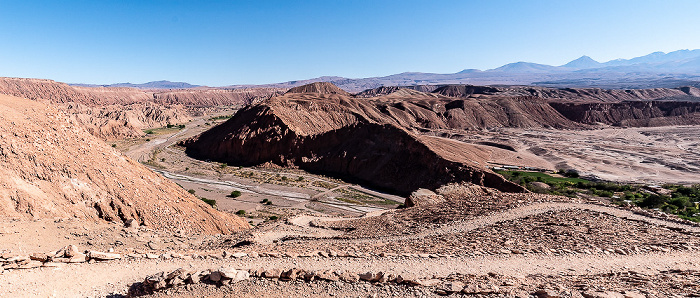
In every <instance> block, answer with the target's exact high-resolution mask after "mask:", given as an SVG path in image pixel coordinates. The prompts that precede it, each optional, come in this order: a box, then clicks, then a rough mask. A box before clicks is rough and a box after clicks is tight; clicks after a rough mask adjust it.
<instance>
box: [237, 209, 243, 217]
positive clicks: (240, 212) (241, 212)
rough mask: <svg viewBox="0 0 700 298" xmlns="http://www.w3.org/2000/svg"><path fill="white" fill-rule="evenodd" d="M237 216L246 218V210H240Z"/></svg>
mask: <svg viewBox="0 0 700 298" xmlns="http://www.w3.org/2000/svg"><path fill="white" fill-rule="evenodd" d="M236 215H238V216H245V210H238V211H236Z"/></svg>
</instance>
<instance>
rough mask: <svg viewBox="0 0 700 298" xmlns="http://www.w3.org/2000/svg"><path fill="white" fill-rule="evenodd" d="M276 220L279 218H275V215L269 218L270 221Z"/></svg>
mask: <svg viewBox="0 0 700 298" xmlns="http://www.w3.org/2000/svg"><path fill="white" fill-rule="evenodd" d="M278 218H279V217H277V216H275V215H273V216H270V220H277V219H278Z"/></svg>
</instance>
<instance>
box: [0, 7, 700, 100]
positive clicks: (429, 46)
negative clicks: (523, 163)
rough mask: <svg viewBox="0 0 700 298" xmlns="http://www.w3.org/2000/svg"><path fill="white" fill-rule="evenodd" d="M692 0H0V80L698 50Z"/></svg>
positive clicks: (454, 65)
mask: <svg viewBox="0 0 700 298" xmlns="http://www.w3.org/2000/svg"><path fill="white" fill-rule="evenodd" d="M698 12H700V1H698V0H665V1H664V0H659V1H648V0H647V1H645V0H630V1H621V0H604V1H597V0H594V1H592V0H587V1H573V0H572V1H569V0H528V1H525V0H523V1H499V0H483V1H467V0H463V1H441V0H433V1H413V0H403V1H398V0H397V1H381V0H372V1H351V0H347V1H343V0H323V1H264V0H253V1H203V0H202V1H175V0H170V1H146V0H140V1H130V0H118V1H117V0H113V1H107V0H99V1H78V0H62V1H31V0H25V1H19V0H12V1H10V0H0V76H10V77H32V78H46V79H53V80H57V81H62V82H68V83H94V84H109V83H118V82H131V83H144V82H147V81H154V80H170V81H185V82H189V83H192V84H198V85H208V86H224V85H232V84H261V83H273V82H282V81H289V80H298V79H308V78H313V77H318V76H324V75H335V76H344V77H351V78H359V77H372V76H384V75H389V74H395V73H400V72H406V71H416V72H436V73H454V72H457V71H460V70H462V69H465V68H478V69H490V68H495V67H498V66H501V65H503V64H506V63H510V62H517V61H527V62H536V63H543V64H551V65H561V64H564V63H566V62H568V61H570V60H573V59H576V58H578V57H580V56H582V55H589V56H591V57H592V58H593V59H596V60H598V61H601V62H604V61H608V60H611V59H616V58H632V57H636V56H642V55H646V54H649V53H651V52H655V51H663V52H669V51H674V50H679V49H699V48H700V17H698Z"/></svg>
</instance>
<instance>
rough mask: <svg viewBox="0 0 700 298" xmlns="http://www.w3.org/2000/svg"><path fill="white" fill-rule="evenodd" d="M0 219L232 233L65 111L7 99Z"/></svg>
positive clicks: (1, 120)
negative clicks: (73, 220) (136, 224)
mask: <svg viewBox="0 0 700 298" xmlns="http://www.w3.org/2000/svg"><path fill="white" fill-rule="evenodd" d="M0 217H3V218H16V219H20V220H26V219H41V218H49V219H53V218H77V219H81V220H95V221H96V220H107V221H115V222H124V221H126V220H129V219H135V220H137V221H138V222H139V223H141V224H144V225H147V226H149V227H152V228H155V229H167V230H171V231H178V230H180V231H183V232H185V233H206V234H215V233H230V232H233V231H236V230H240V229H246V228H248V227H249V225H248V224H247V223H246V222H245V221H244V220H242V219H240V218H238V217H236V216H232V215H229V214H225V213H222V212H219V211H217V210H215V209H212V208H211V207H209V205H207V204H205V203H204V202H202V201H201V200H199V199H197V198H195V197H194V196H192V195H191V194H189V193H187V192H186V191H185V190H184V189H182V188H181V187H179V186H177V185H176V184H175V183H173V182H171V181H169V180H167V179H165V178H163V177H162V176H160V175H158V174H156V173H154V172H152V171H150V170H149V169H147V168H145V167H144V166H142V165H141V164H139V163H137V162H135V161H133V160H131V159H129V158H128V157H126V156H124V155H123V154H121V153H120V152H118V151H116V150H114V149H112V148H111V147H109V146H107V145H106V144H105V143H104V142H102V141H100V140H99V139H97V138H95V137H94V136H92V135H90V134H89V133H87V132H86V131H85V130H84V128H82V127H81V126H80V125H79V124H77V123H76V121H74V120H73V119H71V118H70V117H68V116H66V115H65V114H64V113H62V112H60V111H59V110H57V109H55V108H53V107H49V106H46V105H44V104H42V103H40V102H38V101H32V100H28V99H22V98H17V97H11V96H6V95H0Z"/></svg>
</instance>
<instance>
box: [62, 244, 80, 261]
mask: <svg viewBox="0 0 700 298" xmlns="http://www.w3.org/2000/svg"><path fill="white" fill-rule="evenodd" d="M63 251H64V255H65V256H66V257H68V258H72V257H75V256H77V255H82V254H83V253H81V252H80V251H79V250H78V247H77V246H75V245H73V244H71V245H68V246H66V247H65V248H64V249H63Z"/></svg>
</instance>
